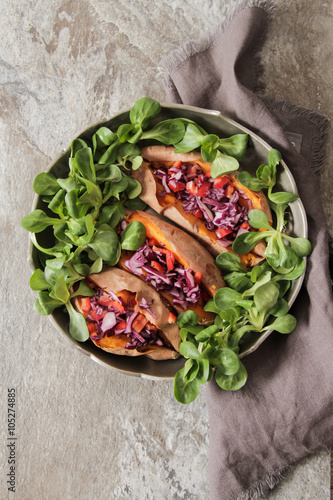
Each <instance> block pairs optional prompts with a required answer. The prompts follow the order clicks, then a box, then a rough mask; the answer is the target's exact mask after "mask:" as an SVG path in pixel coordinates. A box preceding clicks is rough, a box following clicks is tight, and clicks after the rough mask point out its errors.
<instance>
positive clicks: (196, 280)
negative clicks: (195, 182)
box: [118, 210, 225, 324]
mask: <svg viewBox="0 0 333 500" xmlns="http://www.w3.org/2000/svg"><path fill="white" fill-rule="evenodd" d="M125 219H126V220H127V222H133V221H139V222H141V223H142V224H143V225H144V226H145V228H146V244H145V247H144V248H143V249H140V250H139V251H137V252H129V251H124V250H123V251H122V255H121V258H120V260H119V263H118V265H119V266H120V267H121V268H123V269H126V270H129V271H130V272H133V273H134V274H136V275H138V276H139V277H140V278H141V279H143V280H145V281H148V282H149V283H150V284H151V285H152V286H154V287H155V288H156V289H157V290H158V292H159V293H160V294H161V295H162V296H163V297H164V298H165V299H166V300H167V301H168V302H169V304H170V305H171V306H172V307H173V308H174V309H175V310H176V311H177V312H178V313H181V312H183V311H185V310H186V309H192V310H194V311H196V312H197V314H198V315H199V322H200V323H202V324H209V323H212V322H213V321H214V317H215V314H212V313H210V312H206V311H204V310H203V307H204V305H205V303H206V302H207V301H208V300H209V299H210V298H212V297H214V295H215V292H216V291H217V290H218V289H219V288H222V287H224V286H225V283H224V280H223V277H222V275H221V272H220V270H219V269H218V267H217V266H216V264H215V259H214V258H213V257H212V255H211V254H210V253H209V252H208V251H207V250H206V249H205V248H204V247H203V246H202V245H201V243H199V242H198V241H197V240H195V239H194V238H193V237H192V236H191V235H189V234H188V233H186V232H185V231H183V230H182V229H179V228H178V227H176V226H174V225H172V224H169V223H168V222H165V221H164V220H162V219H161V218H160V217H156V216H154V215H152V214H149V213H147V212H142V211H139V210H138V211H136V212H130V211H128V212H127V215H126V217H125ZM131 262H132V263H133V264H132V265H131ZM159 273H162V275H163V276H162V278H161V277H160V276H159ZM163 277H164V278H167V279H168V282H167V281H166V280H165V279H164V280H163Z"/></svg>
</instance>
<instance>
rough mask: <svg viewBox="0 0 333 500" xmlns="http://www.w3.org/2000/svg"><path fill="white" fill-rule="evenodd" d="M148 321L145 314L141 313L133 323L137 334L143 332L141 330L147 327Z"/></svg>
mask: <svg viewBox="0 0 333 500" xmlns="http://www.w3.org/2000/svg"><path fill="white" fill-rule="evenodd" d="M147 323H148V320H147V318H146V316H145V315H144V314H141V313H139V314H138V315H137V317H136V318H135V320H134V321H133V323H132V328H133V329H134V330H135V331H136V332H138V333H139V332H141V330H142V329H143V328H144V327H145V326H146V324H147Z"/></svg>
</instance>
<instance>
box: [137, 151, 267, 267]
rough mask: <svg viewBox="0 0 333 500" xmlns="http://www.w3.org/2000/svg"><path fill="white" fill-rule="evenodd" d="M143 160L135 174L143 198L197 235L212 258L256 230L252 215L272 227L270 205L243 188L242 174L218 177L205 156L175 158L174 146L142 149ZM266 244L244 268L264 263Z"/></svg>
mask: <svg viewBox="0 0 333 500" xmlns="http://www.w3.org/2000/svg"><path fill="white" fill-rule="evenodd" d="M141 155H142V157H143V160H144V161H143V162H142V165H141V166H140V168H139V169H138V170H136V171H133V177H134V178H135V179H137V180H138V181H139V182H140V183H141V185H142V192H141V195H140V197H141V199H142V200H143V201H145V202H146V203H147V204H148V205H149V206H150V207H151V208H153V209H154V210H155V211H156V212H158V213H160V214H163V215H165V216H166V217H168V218H169V219H171V220H172V221H174V222H176V223H177V224H179V225H180V226H181V227H183V228H184V229H185V230H186V231H188V232H190V233H192V234H193V235H195V236H196V238H197V239H199V240H200V241H201V242H202V243H203V244H204V245H205V246H206V248H207V249H208V250H209V251H210V252H211V253H212V254H213V255H215V256H216V255H218V254H220V253H221V252H226V251H231V252H232V243H233V241H234V240H235V238H236V237H237V236H238V235H239V234H241V233H243V232H247V231H252V230H253V229H252V228H251V227H250V225H249V223H248V212H249V210H251V209H253V208H255V209H259V210H262V211H263V212H265V213H266V215H267V216H268V220H269V221H270V222H271V223H272V214H271V211H270V208H269V204H268V201H267V199H266V197H265V195H264V194H263V193H262V191H259V192H254V191H252V190H251V189H248V188H246V187H245V186H243V185H242V184H240V183H239V182H238V180H237V175H238V173H237V172H232V173H228V174H227V175H224V176H222V177H217V178H215V179H213V178H211V176H210V164H209V163H206V162H204V161H203V160H202V157H201V154H200V153H198V152H191V153H185V154H175V153H174V148H173V147H166V146H149V147H146V148H143V149H142V153H141ZM264 253H265V243H264V241H260V242H259V243H258V244H257V245H256V246H255V248H254V249H253V250H252V251H251V252H249V253H248V254H245V255H240V258H241V261H242V264H243V265H244V266H245V267H248V266H255V265H257V264H258V263H259V262H261V261H262V260H263V259H264Z"/></svg>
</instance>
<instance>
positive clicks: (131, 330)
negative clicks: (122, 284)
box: [80, 284, 176, 349]
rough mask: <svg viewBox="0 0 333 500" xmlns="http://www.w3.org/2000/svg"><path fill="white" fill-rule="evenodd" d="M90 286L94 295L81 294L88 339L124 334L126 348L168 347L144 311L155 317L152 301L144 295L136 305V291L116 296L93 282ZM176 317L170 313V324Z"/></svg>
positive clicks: (81, 305) (122, 292)
mask: <svg viewBox="0 0 333 500" xmlns="http://www.w3.org/2000/svg"><path fill="white" fill-rule="evenodd" d="M90 285H91V286H93V287H94V288H95V290H96V291H95V295H93V296H92V297H81V298H80V308H81V310H82V312H83V313H84V315H85V318H86V321H87V325H88V330H89V335H90V338H91V340H93V341H97V340H101V339H102V338H104V337H111V336H117V335H126V336H127V337H128V342H127V344H126V345H125V349H139V348H141V347H146V346H151V345H157V346H160V347H168V348H170V347H171V346H170V344H168V343H167V342H166V341H165V340H164V339H163V338H162V337H161V336H160V330H159V329H158V328H157V326H156V325H154V324H152V323H151V322H150V321H149V320H148V318H147V317H146V316H145V314H144V312H145V311H147V312H149V314H150V315H151V316H153V318H156V316H155V314H153V312H152V311H151V309H150V307H151V305H152V303H153V301H151V302H150V303H148V302H147V300H146V299H144V298H143V299H142V301H141V302H140V303H139V304H137V301H136V298H135V293H132V292H129V291H127V290H122V291H121V292H119V294H118V295H116V294H114V293H113V292H110V291H107V290H104V289H101V288H99V287H95V286H94V285H93V284H90ZM140 310H141V312H140ZM175 320H176V317H175V316H174V315H173V314H172V313H170V318H169V322H170V323H173V322H175Z"/></svg>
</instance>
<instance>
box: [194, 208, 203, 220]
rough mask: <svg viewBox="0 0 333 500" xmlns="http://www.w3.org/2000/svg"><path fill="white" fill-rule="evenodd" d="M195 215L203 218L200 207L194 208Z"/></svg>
mask: <svg viewBox="0 0 333 500" xmlns="http://www.w3.org/2000/svg"><path fill="white" fill-rule="evenodd" d="M193 215H195V216H196V217H198V219H203V213H202V211H201V210H200V208H196V209H195V210H193Z"/></svg>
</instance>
